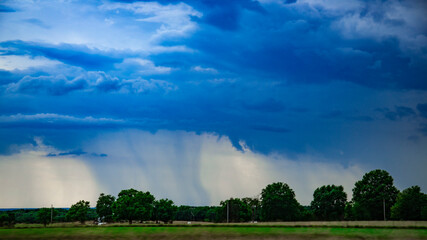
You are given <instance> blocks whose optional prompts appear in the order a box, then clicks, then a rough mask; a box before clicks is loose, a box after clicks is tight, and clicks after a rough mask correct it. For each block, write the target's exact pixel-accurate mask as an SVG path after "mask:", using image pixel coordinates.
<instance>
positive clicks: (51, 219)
mask: <svg viewBox="0 0 427 240" xmlns="http://www.w3.org/2000/svg"><path fill="white" fill-rule="evenodd" d="M52 223H53V204H50V224H52Z"/></svg>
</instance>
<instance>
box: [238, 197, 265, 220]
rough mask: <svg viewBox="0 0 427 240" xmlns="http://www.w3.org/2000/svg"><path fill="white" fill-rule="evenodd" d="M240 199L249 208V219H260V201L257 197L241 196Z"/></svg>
mask: <svg viewBox="0 0 427 240" xmlns="http://www.w3.org/2000/svg"><path fill="white" fill-rule="evenodd" d="M242 201H243V202H244V203H246V204H247V205H248V206H249V207H250V208H251V214H252V217H251V220H252V221H259V220H261V201H260V200H259V198H250V197H246V198H242Z"/></svg>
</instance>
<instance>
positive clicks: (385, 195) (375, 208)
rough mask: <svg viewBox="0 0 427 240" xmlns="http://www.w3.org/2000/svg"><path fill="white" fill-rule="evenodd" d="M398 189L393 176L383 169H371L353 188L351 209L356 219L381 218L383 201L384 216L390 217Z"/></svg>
mask: <svg viewBox="0 0 427 240" xmlns="http://www.w3.org/2000/svg"><path fill="white" fill-rule="evenodd" d="M398 193H399V191H398V190H397V188H396V187H395V186H394V185H393V178H392V177H391V176H390V174H389V173H388V172H386V171H384V170H380V169H377V170H373V171H370V172H368V173H366V174H365V175H364V176H363V178H362V180H360V181H357V182H356V184H355V187H354V188H353V202H354V205H353V209H354V211H353V212H355V213H357V214H356V216H355V218H356V219H357V220H381V219H383V218H384V217H383V213H384V212H383V203H385V212H386V218H390V209H391V207H392V206H393V205H394V203H395V202H396V197H397V194H398Z"/></svg>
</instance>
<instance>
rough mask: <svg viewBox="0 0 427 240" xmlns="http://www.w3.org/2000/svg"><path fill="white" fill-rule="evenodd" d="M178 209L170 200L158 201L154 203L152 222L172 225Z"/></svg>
mask: <svg viewBox="0 0 427 240" xmlns="http://www.w3.org/2000/svg"><path fill="white" fill-rule="evenodd" d="M177 209H178V207H177V206H175V205H174V204H173V201H172V200H169V199H160V200H159V201H154V214H153V215H154V220H156V222H157V221H159V220H160V221H162V222H164V223H169V222H170V223H172V221H173V219H174V216H175V213H176V211H177Z"/></svg>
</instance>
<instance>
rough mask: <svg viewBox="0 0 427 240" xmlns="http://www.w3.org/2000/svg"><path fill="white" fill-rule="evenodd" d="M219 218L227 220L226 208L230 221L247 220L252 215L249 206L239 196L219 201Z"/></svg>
mask: <svg viewBox="0 0 427 240" xmlns="http://www.w3.org/2000/svg"><path fill="white" fill-rule="evenodd" d="M220 205H221V219H223V221H227V208H228V215H229V221H230V222H248V221H250V220H251V217H252V209H251V207H250V206H249V205H248V204H247V203H246V202H244V201H242V200H241V199H239V198H230V199H228V200H226V201H221V203H220Z"/></svg>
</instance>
